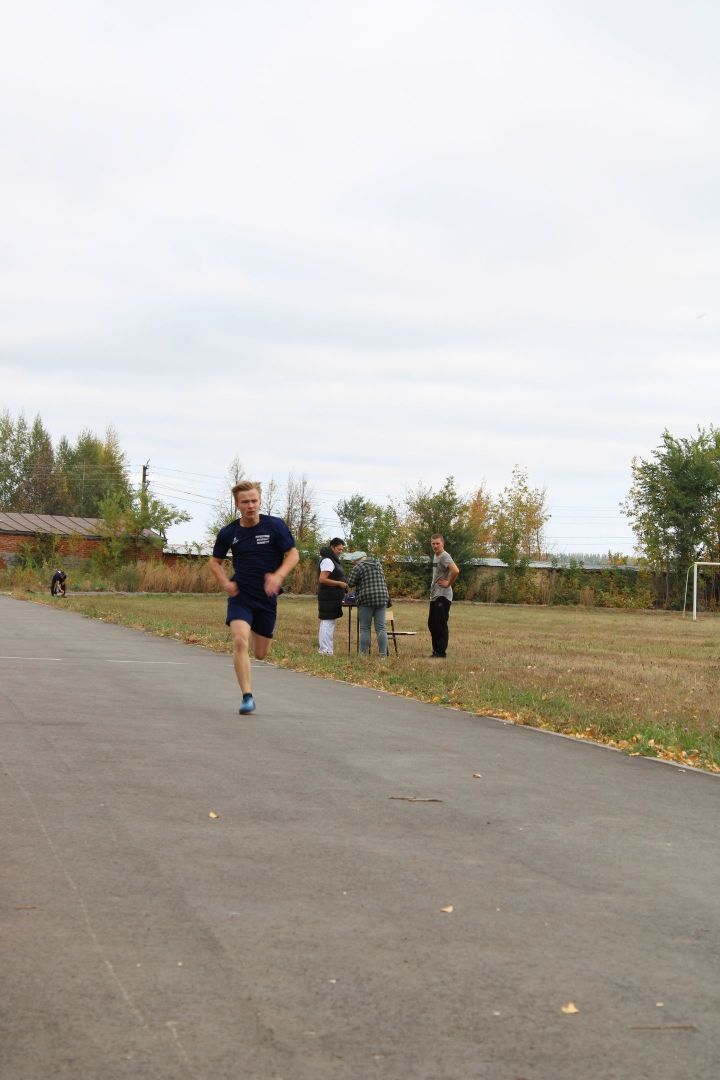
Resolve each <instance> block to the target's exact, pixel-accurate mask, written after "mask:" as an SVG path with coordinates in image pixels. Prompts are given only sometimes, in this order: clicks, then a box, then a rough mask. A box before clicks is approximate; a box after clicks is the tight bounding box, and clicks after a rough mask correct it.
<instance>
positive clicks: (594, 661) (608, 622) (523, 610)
mask: <svg viewBox="0 0 720 1080" xmlns="http://www.w3.org/2000/svg"><path fill="white" fill-rule="evenodd" d="M30 598H31V599H33V600H38V599H40V600H42V602H46V603H53V604H54V605H56V606H57V605H62V606H63V607H67V608H70V609H72V610H74V611H78V612H81V613H82V614H84V615H88V616H90V617H93V618H101V619H104V620H106V621H108V622H116V623H121V624H123V625H125V626H134V627H139V628H142V629H144V630H148V631H150V632H151V633H154V634H162V635H165V636H171V637H178V638H180V639H181V640H183V641H187V642H191V643H194V644H199V645H203V646H205V647H207V648H209V649H214V650H216V651H230V648H231V646H230V637H229V633H228V631H227V628H226V627H225V626H224V624H223V619H224V607H225V605H224V600H223V598H222V597H221V596H219V595H208V596H201V595H195V596H186V595H182V594H163V595H154V596H149V595H137V594H132V595H108V594H104V595H92V596H90V595H88V596H82V595H75V596H73V595H70V596H68V597H67V598H66V599H65V600H54V601H51V599H50V597H49V596H48V597H47V598H44V597H42V598H41V597H37V596H32V597H30ZM394 612H395V623H396V628H397V629H402V630H416V631H417V636H416V637H408V638H401V639H400V640H399V643H398V648H399V655H398V656H396V655H395V654H394V651H392V652H391V656H390V658H389V659H388V660H387V661H381V660H380V659H379V658H378V657H377V656H370V657H368V658H365V657H359V656H358V655H357V654H356V652H355V643H354V641H353V651H352V652H351V653H350V654H348V651H347V630H348V620H347V617H345V618H344V619H343V620H342V621H341V622H340V624H339V625H338V627H337V630H336V635H335V650H336V655H335V656H333V657H321V656H318V654H317V651H316V650H317V605H316V601H315V598H314V597H282V598H281V600H280V604H279V618H278V626H277V631H276V636H275V642H274V644H273V650H272V654H271V659H272V660H273V661H274V662H275V663H277V664H281V665H285V666H287V667H292V668H294V669H296V670H298V671H305V672H310V673H312V674H314V675H320V676H323V677H326V678H335V679H342V680H345V681H348V682H353V683H359V684H362V685H366V686H374V687H379V688H381V689H384V690H389V691H391V692H393V693H397V694H403V695H406V696H408V697H413V698H418V699H419V700H422V701H429V702H433V703H435V704H438V705H445V706H449V707H452V708H458V709H463V710H466V711H468V712H472V713H478V714H485V715H492V716H498V717H502V718H505V719H511V720H513V721H515V722H516V723H522V724H529V725H533V726H536V727H544V728H549V729H552V730H554V731H559V732H563V733H565V734H571V735H576V736H578V737H580V738H586V739H593V740H596V741H598V742H604V743H609V744H611V745H613V746H617V747H619V748H620V749H622V750H625V751H627V752H629V753H638V754H645V755H649V756H657V757H663V758H666V759H671V760H675V761H681V762H683V763H685V764H688V765H694V766H696V767H699V768H704V769H708V770H711V771H713V772H720V701H719V698H718V692H719V690H720V617H719V616H705V617H704V618H702V619H699V620H698V622H696V623H693V622H692V620H691V619H689V618H686V619H683V618H682V617H681V616H680V615H679V614H678V613H667V612H649V611H647V612H646V611H640V612H627V611H616V610H607V609H594V608H565V607H563V608H555V607H553V608H543V607H524V606H518V607H506V606H498V605H475V604H462V603H459V604H454V605H453V608H452V613H451V617H450V650H449V655H448V659H447V660H444V661H442V660H432V659H430V658H429V652H430V639H429V635H428V633H427V628H426V618H427V605H426V604H425V603H420V602H417V601H397V602H396V604H395V607H394ZM373 646H374V643H373ZM391 648H392V647H391Z"/></svg>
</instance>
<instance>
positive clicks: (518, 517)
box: [491, 465, 550, 569]
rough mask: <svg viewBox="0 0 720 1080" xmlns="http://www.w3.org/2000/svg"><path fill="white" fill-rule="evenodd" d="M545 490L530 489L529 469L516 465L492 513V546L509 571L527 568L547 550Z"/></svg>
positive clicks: (548, 516) (547, 519) (547, 516)
mask: <svg viewBox="0 0 720 1080" xmlns="http://www.w3.org/2000/svg"><path fill="white" fill-rule="evenodd" d="M545 498H546V492H545V488H531V487H530V484H529V481H528V475H527V470H526V469H522V468H521V467H520V466H519V465H515V466H514V468H513V471H512V479H511V481H510V483H509V484H508V485H507V487H505V488H504V489H503V491H502V492H501V493H500V495H499V496H498V497H497V499H496V500H495V501H494V503H493V506H492V512H491V521H492V544H493V549H494V551H495V554H496V555H497V557H498V558H499V559H502V560H503V562H506V563H507V564H508V567H509V568H510V569H516V568H521V567H527V564H528V562H529V561H530V559H538V558H540V557H541V556H542V555H543V553H544V549H545V526H546V524H547V522H548V521H549V520H550V514H549V513H548V511H547V509H546V506H545Z"/></svg>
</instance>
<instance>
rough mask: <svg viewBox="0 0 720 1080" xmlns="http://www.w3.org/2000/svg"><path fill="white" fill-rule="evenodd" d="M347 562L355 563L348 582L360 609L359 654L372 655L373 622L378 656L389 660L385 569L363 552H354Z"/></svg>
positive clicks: (388, 602) (388, 600)
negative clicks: (371, 636)
mask: <svg viewBox="0 0 720 1080" xmlns="http://www.w3.org/2000/svg"><path fill="white" fill-rule="evenodd" d="M345 558H346V559H348V560H349V561H350V562H352V563H355V565H354V567H353V569H352V570H351V571H350V577H349V578H348V589H350V590H352V591H354V592H355V599H356V601H357V606H358V619H359V623H360V653H361V654H362V655H363V656H367V655H368V653H369V652H370V626H371V624H372V623H373V622H374V623H375V636H376V637H377V645H378V654H379V655H380V656H387V653H388V641H387V630H386V629H385V615H386V612H387V609H388V607H389V606H390V594H389V592H388V587H387V585H386V584H385V575H384V574H383V569H382V566H381V565H380V563H379V562H378V560H377V559H376V558H375V556H374V555H367V554H366V553H365V552H364V551H353V552H352V553H351V554H350V555H346V556H345Z"/></svg>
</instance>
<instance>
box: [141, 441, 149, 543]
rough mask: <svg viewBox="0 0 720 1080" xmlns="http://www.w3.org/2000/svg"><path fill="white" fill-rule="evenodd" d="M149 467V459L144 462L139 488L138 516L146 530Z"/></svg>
mask: <svg viewBox="0 0 720 1080" xmlns="http://www.w3.org/2000/svg"><path fill="white" fill-rule="evenodd" d="M149 466H150V459H149V458H148V460H147V461H146V462H145V464H144V465H143V467H142V484H141V486H140V514H141V520H142V523H143V528H147V516H148V468H149Z"/></svg>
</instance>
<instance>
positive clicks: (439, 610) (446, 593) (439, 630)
mask: <svg viewBox="0 0 720 1080" xmlns="http://www.w3.org/2000/svg"><path fill="white" fill-rule="evenodd" d="M430 547H431V548H432V551H433V576H432V585H431V586H430V611H429V613H428V630H429V631H430V637H431V639H432V654H433V656H434V657H438V658H441V659H444V658H445V657H446V656H447V647H448V638H449V637H450V633H449V631H448V619H449V618H450V605H451V603H452V598H453V591H452V587H453V582H454V581H455V579H456V578H457V576H458V574H459V573H460V571H459V570H458V568H457V566H456V565H455V563H454V562H453V560H452V556H451V555H450V553H449V552H447V551H446V550H445V537H444V536H443V535H442V534H441V533H433V535H432V537H431V539H430Z"/></svg>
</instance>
